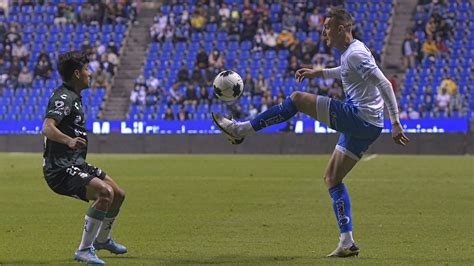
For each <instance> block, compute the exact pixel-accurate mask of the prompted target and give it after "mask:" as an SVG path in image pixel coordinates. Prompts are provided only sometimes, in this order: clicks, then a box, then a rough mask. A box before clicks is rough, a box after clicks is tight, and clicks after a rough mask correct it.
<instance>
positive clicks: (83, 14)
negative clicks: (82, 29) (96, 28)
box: [79, 3, 96, 25]
mask: <svg viewBox="0 0 474 266" xmlns="http://www.w3.org/2000/svg"><path fill="white" fill-rule="evenodd" d="M95 16H96V15H95V10H94V7H93V6H92V5H91V4H89V3H84V4H83V5H82V7H81V11H80V13H79V19H80V20H81V23H84V24H87V25H89V24H90V23H91V21H92V20H93V19H94V17H95Z"/></svg>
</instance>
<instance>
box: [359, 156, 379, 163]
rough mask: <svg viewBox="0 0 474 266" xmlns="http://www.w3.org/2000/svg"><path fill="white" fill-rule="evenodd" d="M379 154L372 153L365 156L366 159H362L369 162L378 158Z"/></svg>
mask: <svg viewBox="0 0 474 266" xmlns="http://www.w3.org/2000/svg"><path fill="white" fill-rule="evenodd" d="M377 156H378V155H377V154H371V155H369V156H367V157H365V158H364V159H362V161H364V162H368V161H370V160H373V159H375V158H377Z"/></svg>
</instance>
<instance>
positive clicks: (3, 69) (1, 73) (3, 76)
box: [0, 57, 9, 88]
mask: <svg viewBox="0 0 474 266" xmlns="http://www.w3.org/2000/svg"><path fill="white" fill-rule="evenodd" d="M8 78H9V77H8V68H7V65H6V64H5V61H4V60H3V58H2V57H0V88H3V87H5V86H6V85H7V80H8Z"/></svg>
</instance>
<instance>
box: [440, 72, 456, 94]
mask: <svg viewBox="0 0 474 266" xmlns="http://www.w3.org/2000/svg"><path fill="white" fill-rule="evenodd" d="M443 89H446V91H447V92H448V94H449V95H451V96H452V95H454V94H456V93H457V92H458V86H457V84H456V82H454V81H453V80H452V79H451V78H450V77H448V76H446V77H444V78H443V80H442V81H441V84H440V85H439V87H438V94H440V93H441V92H442V90H443Z"/></svg>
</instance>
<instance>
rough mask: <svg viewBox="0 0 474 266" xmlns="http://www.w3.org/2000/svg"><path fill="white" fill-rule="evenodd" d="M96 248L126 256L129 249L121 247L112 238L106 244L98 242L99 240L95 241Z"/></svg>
mask: <svg viewBox="0 0 474 266" xmlns="http://www.w3.org/2000/svg"><path fill="white" fill-rule="evenodd" d="M94 248H95V249H97V250H100V249H105V250H108V251H110V252H112V253H114V254H124V253H127V251H128V249H127V248H126V247H125V246H124V245H121V244H119V243H117V242H115V241H113V240H112V239H110V238H109V240H107V241H106V242H105V243H99V242H97V240H96V241H94Z"/></svg>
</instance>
